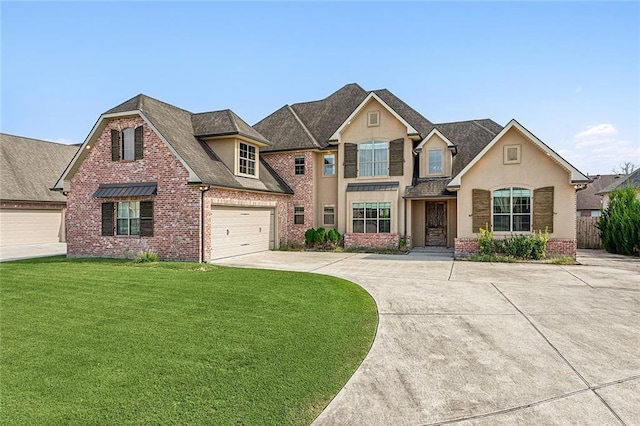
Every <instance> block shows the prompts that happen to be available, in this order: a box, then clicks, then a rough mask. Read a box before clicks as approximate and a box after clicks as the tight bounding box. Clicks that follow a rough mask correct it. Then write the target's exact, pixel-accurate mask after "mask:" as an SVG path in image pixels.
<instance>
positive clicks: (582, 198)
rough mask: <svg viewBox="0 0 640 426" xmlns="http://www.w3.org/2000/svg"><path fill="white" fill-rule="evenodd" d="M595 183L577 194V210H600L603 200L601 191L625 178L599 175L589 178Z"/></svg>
mask: <svg viewBox="0 0 640 426" xmlns="http://www.w3.org/2000/svg"><path fill="white" fill-rule="evenodd" d="M589 177H590V178H591V179H592V180H593V182H591V183H589V184H588V185H587V187H586V188H584V189H581V190H580V191H578V192H577V193H576V210H600V209H601V208H602V199H601V196H600V194H599V193H600V191H602V190H603V189H604V188H606V187H608V186H609V185H611V184H613V183H614V182H615V183H618V182H620V179H622V177H623V176H620V175H597V176H589Z"/></svg>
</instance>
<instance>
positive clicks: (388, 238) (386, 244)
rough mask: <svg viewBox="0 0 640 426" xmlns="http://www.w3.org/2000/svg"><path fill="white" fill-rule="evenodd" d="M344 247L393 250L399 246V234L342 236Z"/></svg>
mask: <svg viewBox="0 0 640 426" xmlns="http://www.w3.org/2000/svg"><path fill="white" fill-rule="evenodd" d="M344 246H345V247H377V248H394V249H397V248H398V247H399V246H400V234H361V233H347V234H344Z"/></svg>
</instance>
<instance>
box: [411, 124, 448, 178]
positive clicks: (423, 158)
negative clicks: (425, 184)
mask: <svg viewBox="0 0 640 426" xmlns="http://www.w3.org/2000/svg"><path fill="white" fill-rule="evenodd" d="M436 149H437V150H440V151H442V173H439V174H432V175H430V174H429V173H428V172H429V150H436ZM451 161H452V158H451V151H450V150H449V149H448V147H447V143H446V142H445V141H443V140H442V138H440V136H438V135H437V134H434V135H433V136H431V138H429V140H428V141H427V142H426V143H425V144H424V145H423V146H422V151H420V155H419V156H418V164H419V167H420V171H419V173H420V177H437V176H451Z"/></svg>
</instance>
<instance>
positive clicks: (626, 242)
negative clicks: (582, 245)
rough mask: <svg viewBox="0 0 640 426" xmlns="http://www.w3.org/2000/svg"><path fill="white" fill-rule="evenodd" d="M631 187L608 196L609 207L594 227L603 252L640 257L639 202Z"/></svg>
mask: <svg viewBox="0 0 640 426" xmlns="http://www.w3.org/2000/svg"><path fill="white" fill-rule="evenodd" d="M635 192H636V190H635V189H634V188H631V187H627V188H622V189H618V190H616V191H613V192H612V193H611V194H610V195H609V205H608V206H607V208H606V209H605V210H604V211H603V212H602V216H601V217H600V219H599V220H598V223H597V224H596V226H597V227H598V229H600V238H601V239H602V245H603V246H604V248H605V250H606V251H608V252H610V253H618V254H625V255H633V256H639V255H640V200H638V199H637V198H636V193H635Z"/></svg>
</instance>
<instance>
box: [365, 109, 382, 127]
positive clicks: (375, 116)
mask: <svg viewBox="0 0 640 426" xmlns="http://www.w3.org/2000/svg"><path fill="white" fill-rule="evenodd" d="M379 125H380V111H369V112H368V113H367V126H369V127H376V126H379Z"/></svg>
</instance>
